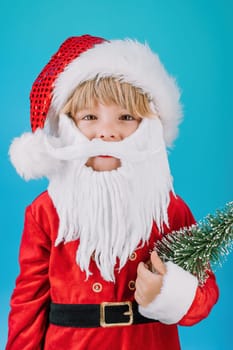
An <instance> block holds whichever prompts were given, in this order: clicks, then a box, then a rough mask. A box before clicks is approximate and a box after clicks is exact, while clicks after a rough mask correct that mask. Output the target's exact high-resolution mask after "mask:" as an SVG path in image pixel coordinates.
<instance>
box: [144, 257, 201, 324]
mask: <svg viewBox="0 0 233 350" xmlns="http://www.w3.org/2000/svg"><path fill="white" fill-rule="evenodd" d="M165 265H166V268H167V272H166V274H165V275H164V279H163V286H162V290H161V293H160V294H159V295H158V296H157V297H156V298H155V299H154V300H153V301H152V302H151V303H150V304H149V305H147V306H146V307H142V306H139V312H140V313H141V314H142V315H143V316H145V317H148V318H151V319H156V320H159V321H160V322H162V323H165V324H174V323H177V322H179V321H180V320H181V319H182V318H183V316H184V315H185V314H186V313H187V311H188V310H189V308H190V306H191V304H192V302H193V300H194V297H195V294H196V290H197V286H198V280H197V278H196V277H195V276H193V275H192V274H191V273H189V272H187V271H185V270H184V269H182V268H181V267H179V266H178V265H176V264H174V263H172V262H170V261H169V262H167V263H166V264H165Z"/></svg>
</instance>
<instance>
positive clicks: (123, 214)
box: [48, 116, 173, 281]
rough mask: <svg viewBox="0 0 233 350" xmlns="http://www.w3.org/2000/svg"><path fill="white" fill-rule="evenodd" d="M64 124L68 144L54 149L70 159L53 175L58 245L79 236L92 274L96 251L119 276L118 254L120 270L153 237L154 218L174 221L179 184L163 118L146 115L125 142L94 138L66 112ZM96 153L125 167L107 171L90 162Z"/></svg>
mask: <svg viewBox="0 0 233 350" xmlns="http://www.w3.org/2000/svg"><path fill="white" fill-rule="evenodd" d="M61 124H62V125H61V127H60V129H61V133H60V138H61V140H62V142H63V145H65V146H66V147H63V148H60V149H58V148H56V149H53V150H52V149H50V153H51V154H53V155H54V157H55V158H59V159H62V160H63V161H64V160H65V162H64V166H63V169H62V171H60V172H59V173H56V174H53V175H52V176H50V184H49V187H48V191H49V194H50V196H51V198H52V200H53V203H54V205H55V207H56V210H57V213H58V216H59V220H60V224H59V231H58V236H57V239H56V242H55V245H58V244H60V243H61V242H70V241H74V240H77V239H79V240H80V244H79V247H78V250H77V255H76V262H77V264H78V265H79V266H80V268H81V270H83V271H85V272H86V275H87V278H88V276H89V275H90V274H91V271H90V270H89V264H90V259H91V257H92V256H93V255H94V257H95V261H96V264H97V266H98V268H99V270H100V272H101V275H102V277H103V278H104V279H105V280H106V281H114V280H115V277H114V270H115V266H116V262H117V258H119V270H120V269H121V268H122V267H123V266H124V265H125V263H126V262H127V260H128V258H129V256H130V255H131V254H132V253H133V251H134V250H135V249H136V247H137V246H138V245H139V244H140V243H141V244H144V243H145V242H146V241H147V240H148V239H149V237H150V233H151V228H152V224H153V221H155V222H156V224H157V226H158V228H159V229H162V225H163V223H165V224H166V225H168V224H169V223H168V217H167V207H168V204H169V201H170V191H173V187H172V179H171V175H170V170H169V165H168V160H167V153H166V148H165V145H164V141H163V135H162V126H161V123H160V121H159V119H157V118H156V119H144V120H143V121H142V122H141V124H140V126H139V128H138V129H137V130H136V132H134V133H133V134H132V135H131V136H129V137H127V138H126V139H125V140H123V141H120V142H104V141H100V140H93V141H89V140H88V139H87V138H86V137H85V136H84V135H82V134H81V133H80V131H78V129H77V128H76V127H75V126H73V125H72V122H70V121H67V117H65V116H61ZM67 142H68V143H69V145H68V146H67ZM75 150H76V152H75ZM96 155H111V156H115V157H116V156H117V158H119V159H120V160H121V167H119V168H118V169H116V170H112V171H102V172H101V171H98V172H97V171H94V170H93V169H92V168H90V167H86V166H85V163H86V161H87V159H88V158H89V157H90V156H96ZM74 158H78V159H74Z"/></svg>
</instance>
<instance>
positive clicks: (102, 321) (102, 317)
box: [100, 301, 133, 327]
mask: <svg viewBox="0 0 233 350" xmlns="http://www.w3.org/2000/svg"><path fill="white" fill-rule="evenodd" d="M122 305H127V306H128V310H127V311H125V312H123V315H127V316H129V320H128V321H127V322H117V323H107V322H106V320H105V308H106V307H108V306H122ZM131 324H133V308H132V303H131V301H122V302H103V303H101V304H100V325H101V327H113V326H129V325H131Z"/></svg>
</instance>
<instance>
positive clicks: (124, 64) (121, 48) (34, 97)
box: [30, 35, 182, 145]
mask: <svg viewBox="0 0 233 350" xmlns="http://www.w3.org/2000/svg"><path fill="white" fill-rule="evenodd" d="M97 76H98V77H106V76H114V77H116V78H118V79H120V80H121V81H125V82H128V83H130V84H132V85H134V86H136V87H139V88H140V89H141V90H142V91H143V92H144V93H146V94H147V95H148V97H149V99H150V100H151V103H152V104H153V106H154V107H155V109H156V111H157V112H158V114H159V116H160V118H161V121H162V124H163V127H164V138H165V142H166V144H167V145H171V144H172V142H173V140H174V138H175V137H176V135H177V130H178V124H179V121H180V119H181V115H182V113H181V107H180V103H179V97H180V93H179V89H178V87H177V85H176V83H175V81H174V79H173V78H172V77H171V76H169V75H168V73H167V72H166V70H165V69H164V67H163V65H162V63H161V62H160V60H159V57H158V56H157V55H156V54H155V53H153V52H152V51H151V49H150V48H149V47H148V46H147V45H144V44H141V43H139V42H137V41H135V40H128V39H126V40H110V41H107V40H105V39H103V38H99V37H94V36H90V35H83V36H79V37H71V38H69V39H67V40H66V41H65V42H64V43H63V44H62V45H61V46H60V48H59V50H58V51H57V53H55V54H54V55H53V56H52V58H51V59H50V61H49V63H48V64H47V65H46V66H45V68H44V69H43V70H42V72H41V73H40V74H39V76H38V77H37V79H36V80H35V82H34V84H33V86H32V90H31V94H30V100H31V111H30V112H31V113H30V114H31V127H32V130H33V131H35V130H36V129H37V128H44V126H45V124H47V123H48V126H49V129H53V126H54V125H55V126H56V125H57V124H58V118H59V113H60V111H61V109H62V107H63V106H64V105H65V103H66V102H67V100H68V98H69V97H70V96H71V94H72V93H73V91H74V90H75V88H76V87H77V86H78V85H79V84H80V83H82V82H83V81H86V80H89V79H94V78H96V77H97ZM51 125H52V128H51Z"/></svg>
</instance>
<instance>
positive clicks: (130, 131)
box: [124, 121, 140, 137]
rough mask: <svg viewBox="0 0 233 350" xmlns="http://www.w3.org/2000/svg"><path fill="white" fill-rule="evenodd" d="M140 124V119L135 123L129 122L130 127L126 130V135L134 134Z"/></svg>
mask: <svg viewBox="0 0 233 350" xmlns="http://www.w3.org/2000/svg"><path fill="white" fill-rule="evenodd" d="M139 125H140V121H135V123H132V124H129V126H128V128H127V129H126V130H125V132H124V137H127V136H130V135H131V134H133V133H134V132H135V131H136V130H137V128H138V127H139Z"/></svg>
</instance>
